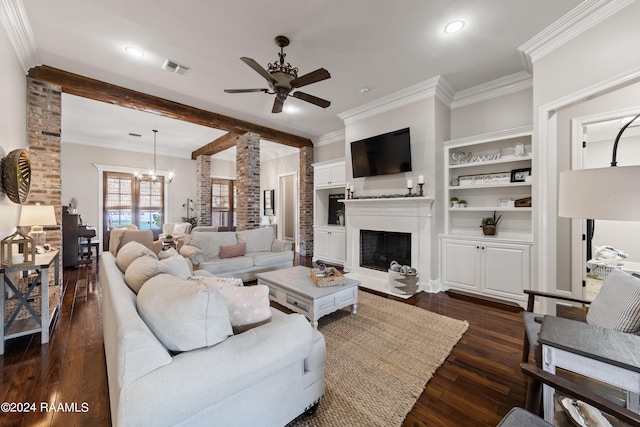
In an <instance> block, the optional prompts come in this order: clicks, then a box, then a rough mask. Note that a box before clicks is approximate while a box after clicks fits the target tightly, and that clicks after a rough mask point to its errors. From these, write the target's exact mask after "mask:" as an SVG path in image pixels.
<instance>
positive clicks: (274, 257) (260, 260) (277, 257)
mask: <svg viewBox="0 0 640 427" xmlns="http://www.w3.org/2000/svg"><path fill="white" fill-rule="evenodd" d="M247 256H250V257H252V258H253V264H254V265H255V266H256V267H269V266H272V265H278V264H286V263H288V262H290V263H291V264H292V265H293V252H290V251H287V252H253V253H250V254H247Z"/></svg>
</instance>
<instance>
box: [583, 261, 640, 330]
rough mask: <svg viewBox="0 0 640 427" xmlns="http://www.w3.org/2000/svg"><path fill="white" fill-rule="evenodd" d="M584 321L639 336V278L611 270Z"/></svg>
mask: <svg viewBox="0 0 640 427" xmlns="http://www.w3.org/2000/svg"><path fill="white" fill-rule="evenodd" d="M587 323H589V324H590V325H595V326H600V327H602V328H607V329H615V330H616V331H620V332H627V333H631V334H636V335H640V279H638V278H636V277H633V276H632V275H630V274H628V273H625V272H624V271H622V270H618V269H614V270H613V271H612V272H611V273H609V275H608V276H607V278H606V279H605V280H604V282H603V284H602V289H600V292H599V293H598V295H597V296H596V298H595V299H594V300H593V302H592V303H591V305H590V306H589V311H588V312H587Z"/></svg>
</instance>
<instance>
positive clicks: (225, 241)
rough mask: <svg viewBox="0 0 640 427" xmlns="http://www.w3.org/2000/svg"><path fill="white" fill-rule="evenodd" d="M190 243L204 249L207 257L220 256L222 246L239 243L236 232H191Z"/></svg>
mask: <svg viewBox="0 0 640 427" xmlns="http://www.w3.org/2000/svg"><path fill="white" fill-rule="evenodd" d="M189 236H191V238H190V239H189V241H190V244H191V245H193V246H197V247H198V248H200V249H202V251H203V252H204V254H205V255H206V257H207V258H209V259H213V258H218V257H219V255H220V246H228V245H235V244H237V243H238V239H237V238H236V233H234V232H230V231H229V232H210V231H203V232H195V233H191V234H189Z"/></svg>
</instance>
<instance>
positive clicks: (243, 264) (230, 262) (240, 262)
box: [200, 256, 253, 275]
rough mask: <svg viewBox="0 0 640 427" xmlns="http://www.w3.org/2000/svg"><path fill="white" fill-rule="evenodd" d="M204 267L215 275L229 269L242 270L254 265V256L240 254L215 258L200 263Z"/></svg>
mask: <svg viewBox="0 0 640 427" xmlns="http://www.w3.org/2000/svg"><path fill="white" fill-rule="evenodd" d="M200 266H201V267H202V268H205V269H206V270H207V271H208V272H210V273H212V274H213V275H216V274H220V273H226V272H228V271H241V270H246V269H247V268H252V267H253V258H251V257H249V256H239V257H235V258H224V259H220V258H219V259H214V260H212V261H207V262H202V263H200Z"/></svg>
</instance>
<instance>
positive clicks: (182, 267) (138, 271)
mask: <svg viewBox="0 0 640 427" xmlns="http://www.w3.org/2000/svg"><path fill="white" fill-rule="evenodd" d="M158 274H171V275H173V276H176V277H178V278H180V279H186V278H188V277H189V276H191V274H192V271H191V264H190V263H189V261H188V260H187V259H186V258H184V257H182V256H180V255H178V256H173V257H169V258H166V259H163V260H157V259H153V258H151V257H148V256H143V257H140V258H138V259H136V260H135V261H133V262H132V263H131V265H129V267H128V268H127V271H125V273H124V281H125V283H126V284H127V286H129V287H130V288H131V290H132V291H133V292H135V293H136V294H137V293H139V292H140V288H142V285H144V284H145V283H146V282H147V280H149V279H151V278H152V277H154V276H157V275H158Z"/></svg>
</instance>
